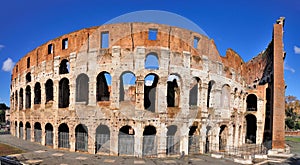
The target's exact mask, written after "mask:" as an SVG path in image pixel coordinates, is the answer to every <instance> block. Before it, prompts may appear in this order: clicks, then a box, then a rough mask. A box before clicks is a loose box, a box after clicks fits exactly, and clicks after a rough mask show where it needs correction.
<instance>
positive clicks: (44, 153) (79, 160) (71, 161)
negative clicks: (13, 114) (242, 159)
mask: <svg viewBox="0 0 300 165" xmlns="http://www.w3.org/2000/svg"><path fill="white" fill-rule="evenodd" d="M0 143H5V144H8V145H11V146H15V147H17V148H20V149H22V150H24V151H26V152H25V153H23V154H18V155H14V156H15V157H16V158H17V160H19V161H21V162H23V163H26V164H48V165H84V164H86V165H93V164H101V165H102V164H104V165H165V164H166V165H169V164H170V165H174V164H178V165H185V164H191V165H192V164H195V165H196V164H197V165H201V164H209V165H227V164H228V165H235V164H237V163H234V162H232V161H230V160H226V159H215V158H212V157H209V156H206V155H196V156H186V157H184V158H182V159H179V157H177V158H164V159H161V158H156V159H154V158H153V159H152V158H151V159H150V158H148V159H147V158H134V157H118V156H102V155H94V154H86V153H80V152H69V151H63V150H54V149H52V148H48V147H45V146H43V145H40V144H37V143H34V142H29V141H25V140H21V139H18V138H16V137H14V136H11V135H0Z"/></svg>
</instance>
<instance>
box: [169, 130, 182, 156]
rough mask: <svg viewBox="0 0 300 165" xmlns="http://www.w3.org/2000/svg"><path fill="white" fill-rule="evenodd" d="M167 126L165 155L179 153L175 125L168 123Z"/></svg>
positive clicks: (178, 141) (178, 140)
mask: <svg viewBox="0 0 300 165" xmlns="http://www.w3.org/2000/svg"><path fill="white" fill-rule="evenodd" d="M167 128H168V132H167V151H166V152H167V155H171V154H179V147H180V144H179V143H180V139H178V138H177V137H176V136H175V134H176V132H177V126H176V125H170V126H168V127H167Z"/></svg>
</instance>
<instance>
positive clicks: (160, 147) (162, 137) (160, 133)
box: [156, 123, 168, 158]
mask: <svg viewBox="0 0 300 165" xmlns="http://www.w3.org/2000/svg"><path fill="white" fill-rule="evenodd" d="M167 131H168V129H167V127H166V125H165V123H161V124H160V127H158V128H157V135H156V138H157V153H158V157H160V158H161V157H166V148H167Z"/></svg>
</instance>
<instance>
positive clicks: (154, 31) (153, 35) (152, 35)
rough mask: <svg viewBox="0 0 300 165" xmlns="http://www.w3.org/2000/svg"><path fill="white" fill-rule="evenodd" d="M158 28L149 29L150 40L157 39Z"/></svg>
mask: <svg viewBox="0 0 300 165" xmlns="http://www.w3.org/2000/svg"><path fill="white" fill-rule="evenodd" d="M157 31H158V30H157V29H149V35H148V39H149V40H157Z"/></svg>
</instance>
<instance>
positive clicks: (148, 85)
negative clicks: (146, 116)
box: [144, 73, 158, 112]
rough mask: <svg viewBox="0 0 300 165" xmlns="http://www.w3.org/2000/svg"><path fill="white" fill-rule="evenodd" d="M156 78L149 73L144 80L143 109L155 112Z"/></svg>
mask: <svg viewBox="0 0 300 165" xmlns="http://www.w3.org/2000/svg"><path fill="white" fill-rule="evenodd" d="M157 84H158V76H157V75H156V74H153V73H150V74H148V75H147V76H146V77H145V79H144V108H145V109H146V110H148V111H150V112H155V107H156V93H157V90H156V87H157Z"/></svg>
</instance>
